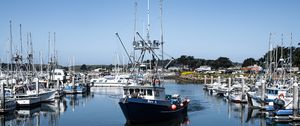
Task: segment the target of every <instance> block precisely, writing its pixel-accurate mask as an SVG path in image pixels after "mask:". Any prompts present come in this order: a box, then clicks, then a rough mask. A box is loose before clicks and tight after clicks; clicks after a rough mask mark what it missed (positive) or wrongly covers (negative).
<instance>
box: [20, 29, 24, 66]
mask: <svg viewBox="0 0 300 126" xmlns="http://www.w3.org/2000/svg"><path fill="white" fill-rule="evenodd" d="M22 41H23V38H22V24H20V46H21V47H20V48H21V52H20V55H21V58H22V55H23V44H22V43H23V42H22ZM22 61H23V60H22V59H21V62H22Z"/></svg>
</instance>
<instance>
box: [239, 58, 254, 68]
mask: <svg viewBox="0 0 300 126" xmlns="http://www.w3.org/2000/svg"><path fill="white" fill-rule="evenodd" d="M254 64H257V61H256V60H255V59H254V58H247V59H245V60H244V62H243V64H242V67H247V66H252V65H254Z"/></svg>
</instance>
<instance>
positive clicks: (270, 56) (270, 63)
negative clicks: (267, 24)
mask: <svg viewBox="0 0 300 126" xmlns="http://www.w3.org/2000/svg"><path fill="white" fill-rule="evenodd" d="M271 37H272V33H270V36H269V61H268V62H267V63H268V65H267V66H268V67H269V77H270V78H271V74H272V67H271V66H272V49H271V48H272V47H271ZM270 78H269V79H270Z"/></svg>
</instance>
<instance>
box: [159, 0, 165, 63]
mask: <svg viewBox="0 0 300 126" xmlns="http://www.w3.org/2000/svg"><path fill="white" fill-rule="evenodd" d="M162 16H163V0H160V42H161V61H162V64H161V65H162V68H163V62H164V46H163V45H164V37H163V33H164V32H163V17H162Z"/></svg>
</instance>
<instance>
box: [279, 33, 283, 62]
mask: <svg viewBox="0 0 300 126" xmlns="http://www.w3.org/2000/svg"><path fill="white" fill-rule="evenodd" d="M280 53H281V55H280V59H283V33H282V34H281V52H280Z"/></svg>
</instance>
